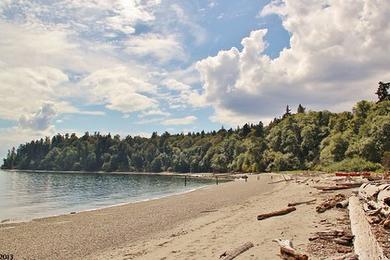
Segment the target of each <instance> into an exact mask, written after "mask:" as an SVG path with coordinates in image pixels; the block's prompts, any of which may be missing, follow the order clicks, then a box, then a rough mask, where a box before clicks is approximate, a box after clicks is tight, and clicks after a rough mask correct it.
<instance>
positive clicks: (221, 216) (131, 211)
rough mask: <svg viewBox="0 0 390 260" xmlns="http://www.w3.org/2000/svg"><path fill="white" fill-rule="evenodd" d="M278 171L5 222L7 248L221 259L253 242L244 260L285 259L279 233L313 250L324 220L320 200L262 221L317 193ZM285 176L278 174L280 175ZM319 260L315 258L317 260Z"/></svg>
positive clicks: (1, 241) (28, 253)
mask: <svg viewBox="0 0 390 260" xmlns="http://www.w3.org/2000/svg"><path fill="white" fill-rule="evenodd" d="M271 176H272V175H271V174H264V175H261V176H260V178H259V179H258V178H257V177H256V176H251V177H250V178H249V179H248V182H244V181H235V182H230V183H223V184H220V185H218V186H216V185H213V186H209V187H207V188H203V189H200V190H196V191H194V192H190V193H186V194H182V195H175V196H171V197H167V198H163V199H158V200H153V201H147V202H141V203H134V204H128V205H123V206H117V207H112V208H106V209H101V210H96V211H90V212H81V213H78V214H74V215H65V216H59V217H51V218H44V219H39V220H34V221H31V222H26V223H18V224H5V225H1V226H0V253H2V254H4V253H6V254H13V255H14V257H15V259H23V258H26V259H161V260H162V259H218V258H219V255H220V254H222V253H223V252H224V251H226V250H228V249H232V248H234V247H237V246H239V245H241V244H243V243H245V242H248V241H250V242H253V243H254V245H255V246H254V247H253V248H251V249H250V250H248V251H247V252H245V253H243V254H242V255H241V256H239V257H238V258H237V259H278V258H279V257H278V252H279V247H278V246H277V245H276V244H275V243H274V242H272V240H273V239H276V238H282V239H290V240H291V241H292V242H293V243H294V246H295V248H297V249H298V250H299V251H302V252H305V251H307V250H308V238H309V237H310V236H312V233H313V232H315V231H318V225H319V224H318V223H320V220H321V219H323V218H329V219H330V218H335V216H336V215H337V214H336V213H335V212H326V213H324V215H318V214H316V213H315V209H314V208H315V205H301V206H297V210H296V211H294V212H292V213H290V214H288V215H285V216H279V217H273V218H269V219H266V220H262V221H258V220H257V219H256V216H257V215H258V214H260V213H266V212H269V211H273V210H277V209H281V208H284V207H286V206H287V203H288V202H295V201H301V200H306V199H308V198H312V196H313V195H314V193H317V191H314V189H313V188H310V187H309V186H305V185H298V184H296V183H295V182H281V183H277V184H268V182H270V181H271ZM276 178H280V177H275V176H274V177H273V180H275V179H276ZM310 259H315V258H310Z"/></svg>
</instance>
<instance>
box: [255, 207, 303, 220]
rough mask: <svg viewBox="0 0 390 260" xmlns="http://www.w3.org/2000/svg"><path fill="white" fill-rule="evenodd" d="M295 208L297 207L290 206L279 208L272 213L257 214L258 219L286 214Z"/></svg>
mask: <svg viewBox="0 0 390 260" xmlns="http://www.w3.org/2000/svg"><path fill="white" fill-rule="evenodd" d="M295 210H296V208H295V207H288V208H285V209H281V210H277V211H273V212H270V213H265V214H260V215H258V216H257V220H263V219H266V218H270V217H275V216H281V215H286V214H288V213H290V212H293V211H295Z"/></svg>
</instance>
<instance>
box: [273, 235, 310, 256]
mask: <svg viewBox="0 0 390 260" xmlns="http://www.w3.org/2000/svg"><path fill="white" fill-rule="evenodd" d="M272 241H273V242H276V243H278V245H279V246H280V256H281V258H282V259H285V260H308V259H309V257H308V256H307V255H305V254H302V253H299V252H297V251H296V250H295V249H294V247H293V244H292V242H291V241H290V240H283V239H274V240H272Z"/></svg>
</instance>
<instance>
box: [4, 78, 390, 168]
mask: <svg viewBox="0 0 390 260" xmlns="http://www.w3.org/2000/svg"><path fill="white" fill-rule="evenodd" d="M382 84H383V85H384V89H383V85H382V92H383V91H385V93H382V92H380V91H381V82H380V86H379V89H378V92H377V95H378V98H379V100H378V102H371V101H360V102H358V103H357V104H356V105H355V106H354V107H353V109H352V112H342V113H331V112H329V111H318V112H316V111H306V109H305V108H304V107H303V106H302V105H299V107H298V110H297V111H296V113H292V112H291V111H290V108H289V107H288V106H287V108H286V112H285V114H284V115H283V116H281V117H279V118H275V119H274V120H273V121H272V122H271V123H270V124H269V125H267V126H264V125H263V123H262V122H259V123H258V124H245V125H243V126H241V127H237V128H236V129H231V128H230V129H224V128H223V127H222V128H221V129H219V130H218V131H212V132H204V131H202V132H197V133H194V132H192V133H191V132H190V133H186V134H184V133H180V134H170V133H168V132H165V133H162V134H161V135H159V134H157V133H156V132H154V133H153V134H152V135H151V137H150V138H144V137H139V136H134V137H132V136H130V135H129V136H127V137H125V138H121V137H120V136H119V135H114V136H112V135H110V134H107V135H102V134H100V133H98V132H96V133H94V134H90V133H88V132H87V133H85V134H84V135H83V136H81V137H77V136H76V135H75V134H65V135H61V134H57V135H55V136H53V137H51V138H50V137H46V138H44V139H40V140H35V141H31V142H29V143H26V144H22V145H20V146H19V147H18V148H17V149H15V148H12V149H11V150H9V152H8V155H7V157H6V158H5V159H4V163H3V165H2V168H3V169H20V170H23V169H29V170H58V171H105V172H115V171H125V172H127V171H134V172H162V171H169V172H180V173H198V172H215V173H217V172H218V173H222V172H264V171H286V170H318V171H383V170H384V169H385V168H387V167H388V164H389V157H390V100H389V95H388V92H387V89H388V87H389V85H390V84H389V83H386V84H384V83H382Z"/></svg>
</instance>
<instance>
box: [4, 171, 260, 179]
mask: <svg viewBox="0 0 390 260" xmlns="http://www.w3.org/2000/svg"><path fill="white" fill-rule="evenodd" d="M1 170H2V171H7V172H37V173H65V174H105V175H119V174H122V175H151V176H156V175H157V176H177V177H189V178H201V179H207V180H209V179H214V178H216V177H218V178H219V179H220V180H222V181H232V180H234V179H235V178H239V177H241V176H243V175H252V174H254V173H233V172H231V173H211V172H202V173H178V172H104V171H96V172H90V171H51V170H19V169H1ZM257 174H261V173H257Z"/></svg>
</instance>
